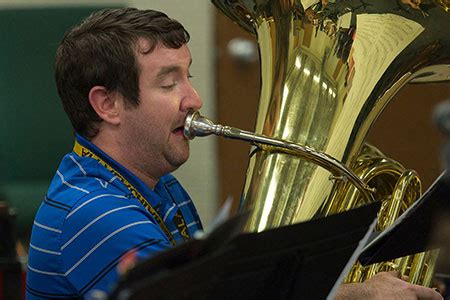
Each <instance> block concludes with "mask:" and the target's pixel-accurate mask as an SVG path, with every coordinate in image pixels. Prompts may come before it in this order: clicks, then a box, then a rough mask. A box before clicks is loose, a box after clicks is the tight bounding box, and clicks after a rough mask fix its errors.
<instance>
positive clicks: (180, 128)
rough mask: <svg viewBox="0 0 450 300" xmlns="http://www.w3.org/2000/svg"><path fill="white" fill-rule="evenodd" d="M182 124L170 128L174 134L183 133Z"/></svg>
mask: <svg viewBox="0 0 450 300" xmlns="http://www.w3.org/2000/svg"><path fill="white" fill-rule="evenodd" d="M183 130H184V126H180V127H177V128H175V129H174V130H172V133H174V134H183Z"/></svg>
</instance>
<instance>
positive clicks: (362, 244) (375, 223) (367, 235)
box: [327, 218, 377, 300]
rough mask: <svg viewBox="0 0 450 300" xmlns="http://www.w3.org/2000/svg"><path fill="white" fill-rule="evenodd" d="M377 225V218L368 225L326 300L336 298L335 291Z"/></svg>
mask: <svg viewBox="0 0 450 300" xmlns="http://www.w3.org/2000/svg"><path fill="white" fill-rule="evenodd" d="M376 225H377V218H375V219H374V220H373V221H372V224H370V227H369V230H367V232H366V234H365V235H364V237H363V238H362V239H361V240H360V241H359V243H358V247H357V248H356V249H355V251H353V254H352V256H351V257H350V259H349V260H348V262H347V264H346V265H345V267H344V269H343V270H342V272H341V275H339V277H338V279H337V280H336V282H335V283H334V285H333V288H332V289H331V291H330V293H329V294H328V296H327V300H333V299H334V297H335V296H336V293H337V290H338V289H339V287H340V286H341V284H342V282H343V281H344V278H345V276H347V274H348V272H350V269H351V268H352V266H353V265H354V264H355V262H356V260H357V259H358V257H359V255H360V254H361V252H362V251H363V249H364V246H365V245H366V244H367V241H368V240H369V238H370V236H371V234H372V232H373V231H374V230H375V226H376Z"/></svg>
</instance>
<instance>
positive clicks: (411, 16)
mask: <svg viewBox="0 0 450 300" xmlns="http://www.w3.org/2000/svg"><path fill="white" fill-rule="evenodd" d="M212 2H213V3H214V4H215V5H216V6H217V7H218V8H219V9H220V10H222V12H224V13H225V14H226V15H227V16H228V17H230V18H231V19H232V20H233V21H234V22H236V23H238V24H239V25H240V26H241V27H242V28H244V29H245V30H247V31H249V32H251V33H254V34H255V35H256V37H257V41H258V44H259V50H260V59H261V81H262V82H261V83H262V86H261V94H260V103H259V107H258V112H257V121H256V129H255V131H256V135H253V136H252V134H250V135H249V136H247V138H248V139H249V140H251V139H252V138H254V137H255V136H258V137H259V138H260V137H263V138H264V137H270V138H271V139H272V140H274V141H289V142H286V143H287V144H289V145H291V146H292V145H302V146H301V147H305V149H306V150H308V149H309V150H313V152H314V153H313V154H314V155H313V156H314V157H317V156H316V154H318V157H321V156H324V157H327V158H329V159H331V161H337V162H339V164H341V165H342V168H337V169H336V168H335V167H336V166H329V167H327V166H326V164H325V165H323V164H321V163H319V164H317V161H316V160H314V159H310V158H308V159H305V155H303V156H302V155H301V156H300V157H299V156H298V155H290V153H291V154H292V153H293V152H296V153H298V152H299V151H300V150H299V151H291V152H290V151H281V150H280V149H281V148H280V147H278V148H277V146H276V145H275V147H274V146H270V147H258V148H257V150H256V151H254V152H253V153H252V156H251V159H250V162H249V166H248V171H247V178H246V183H245V187H244V193H243V203H242V209H244V210H250V209H251V210H252V214H251V217H250V220H249V222H248V223H247V225H246V230H248V231H262V230H265V229H268V228H272V227H277V226H282V225H288V224H292V223H296V222H301V221H305V220H309V219H312V218H316V217H322V216H327V215H330V214H334V213H339V212H342V211H344V210H348V209H351V208H354V207H357V206H359V205H362V204H364V203H366V202H367V201H372V200H370V199H376V200H381V201H382V203H383V204H382V209H381V211H380V213H379V218H378V229H379V230H382V229H384V228H386V227H387V226H389V225H390V224H391V223H392V222H393V221H394V220H395V219H396V218H397V217H398V216H399V215H400V214H401V213H402V212H403V211H404V210H405V209H406V208H407V207H408V206H409V205H411V203H413V202H414V201H415V200H416V199H417V198H418V197H419V196H420V194H421V186H420V180H419V179H418V177H417V175H416V173H415V172H414V171H411V170H407V169H405V168H404V167H403V166H401V165H400V164H399V163H398V162H395V161H393V160H391V159H389V158H387V157H385V156H384V155H383V154H382V153H381V152H380V151H379V150H377V149H376V148H375V147H373V146H371V145H368V144H365V143H364V140H365V138H366V135H367V133H368V131H369V129H370V127H371V125H372V124H373V123H374V121H375V120H376V119H377V117H378V116H379V115H380V114H381V112H382V111H383V109H384V108H385V106H386V105H387V104H388V103H389V101H390V100H391V99H392V97H393V96H394V95H395V94H396V93H397V92H398V90H399V89H400V88H401V87H402V86H404V85H405V84H406V83H408V82H411V81H412V82H417V83H419V82H432V81H443V80H448V79H450V65H449V64H450V34H449V28H450V13H449V7H450V5H449V2H448V1H447V0H436V1H431V0H430V1H412V0H364V1H356V0H355V1H350V0H336V1H332V0H322V1H318V0H302V1H300V0H231V1H230V0H212ZM196 118H197V119H196V120H197V121H198V122H197V123H196V124H195V126H198V127H197V129H199V128H200V129H199V130H197V131H196V130H192V132H191V134H192V135H195V134H196V133H201V132H202V128H203V129H205V128H204V127H202V126H203V125H205V124H206V125H208V124H209V125H208V126H213V124H210V123H208V122H206V123H203V122H202V121H205V120H201V118H200V119H198V118H199V117H198V116H197V117H196ZM193 123H195V122H193ZM191 125H192V124H191ZM208 126H206V127H208ZM213 127H214V126H213ZM216 129H217V127H216ZM213 131H214V130H213ZM223 132H224V131H223V130H222V133H223ZM215 133H217V132H215ZM231 133H232V134H233V133H237V132H236V131H234V132H231ZM239 135H240V133H239V134H238V136H239ZM257 142H258V141H257ZM276 143H278V142H276ZM260 145H261V144H260ZM278 146H280V145H278ZM294 148H295V147H294ZM285 149H287V150H289V147H288V148H285ZM300 152H301V151H300ZM307 152H308V151H307ZM319 161H320V160H319ZM333 170H335V172H333ZM343 170H345V172H344V171H343ZM330 171H332V172H330ZM347 171H348V172H350V173H351V174H354V175H356V177H357V178H359V179H355V180H353V179H352V180H348V179H350V178H349V176H348V173H346V172H347ZM358 181H360V183H357V182H358ZM355 183H356V184H355ZM369 187H370V188H369ZM364 194H368V195H369V196H367V195H364ZM436 256H437V252H436V251H431V252H427V253H421V254H416V255H413V256H410V257H405V258H399V259H397V260H395V261H391V262H386V263H382V264H377V265H372V266H369V267H362V266H360V265H355V266H354V267H353V270H352V271H351V273H350V274H349V276H348V278H347V281H349V282H358V281H363V280H365V279H367V278H369V277H371V276H372V275H373V274H375V273H376V272H378V271H380V270H389V269H390V268H398V269H400V270H401V271H402V272H403V274H404V275H408V276H409V281H410V282H413V283H417V284H421V285H426V286H428V285H430V281H431V276H432V273H433V266H434V261H435V259H436Z"/></svg>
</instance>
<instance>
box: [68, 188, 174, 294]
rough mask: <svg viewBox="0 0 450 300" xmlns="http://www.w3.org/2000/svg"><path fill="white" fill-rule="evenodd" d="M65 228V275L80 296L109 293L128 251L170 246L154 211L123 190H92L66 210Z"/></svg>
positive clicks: (141, 254) (151, 250) (147, 251)
mask: <svg viewBox="0 0 450 300" xmlns="http://www.w3.org/2000/svg"><path fill="white" fill-rule="evenodd" d="M63 232H64V237H63V239H62V242H61V248H60V251H61V254H62V255H61V257H62V259H63V269H64V270H65V271H64V276H65V277H66V278H67V279H68V280H69V282H70V283H71V284H72V285H73V286H74V287H75V289H76V290H77V291H78V292H79V293H80V294H81V295H85V294H86V293H88V292H89V291H91V290H94V289H98V290H102V291H105V292H107V293H110V292H111V290H112V289H113V288H114V284H115V283H117V281H118V277H119V273H118V270H117V266H118V264H119V263H120V262H121V261H122V260H123V257H124V255H125V254H126V253H128V252H129V251H136V252H137V253H138V257H148V256H150V255H152V254H154V253H156V252H159V251H161V250H163V249H166V248H169V247H171V246H170V243H169V242H168V241H167V239H166V237H165V236H164V234H163V232H162V231H161V229H160V228H159V226H158V224H157V223H156V222H155V221H154V220H153V218H152V217H151V215H150V214H149V213H148V212H147V211H146V210H145V209H144V208H143V207H142V206H141V205H140V204H139V203H138V202H137V201H135V200H133V199H128V197H124V196H121V195H119V194H117V195H114V194H102V193H100V192H98V193H91V194H89V195H88V196H87V197H85V198H84V199H83V201H80V202H79V203H78V204H77V205H76V206H75V207H74V208H73V209H72V210H71V212H70V213H68V214H67V216H66V220H65V223H64V230H63Z"/></svg>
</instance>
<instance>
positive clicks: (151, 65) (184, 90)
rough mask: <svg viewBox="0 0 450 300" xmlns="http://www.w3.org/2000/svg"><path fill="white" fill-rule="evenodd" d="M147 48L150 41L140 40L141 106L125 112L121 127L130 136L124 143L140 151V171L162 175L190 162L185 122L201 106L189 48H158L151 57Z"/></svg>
mask: <svg viewBox="0 0 450 300" xmlns="http://www.w3.org/2000/svg"><path fill="white" fill-rule="evenodd" d="M148 48H149V44H148V42H147V41H145V40H139V42H138V51H137V62H138V65H139V68H140V76H139V89H140V91H139V99H140V103H139V105H138V106H137V107H136V108H127V109H126V110H125V114H124V116H125V119H124V122H122V123H121V124H122V126H123V128H124V130H125V131H124V134H125V135H127V136H126V138H125V141H128V142H130V143H135V147H133V149H135V150H137V151H134V152H133V154H134V155H137V156H138V157H137V158H138V159H141V162H140V164H144V165H142V166H141V167H142V168H145V169H147V170H146V171H147V172H150V173H153V172H155V173H156V174H157V175H161V174H165V173H167V172H171V171H173V170H175V169H176V168H178V167H179V166H180V165H181V164H183V163H184V162H185V161H186V160H187V159H188V157H189V142H188V140H187V139H186V138H185V137H184V136H183V125H184V119H185V117H186V113H187V112H188V111H189V110H190V109H194V110H198V109H200V107H201V106H202V102H201V99H200V97H199V96H198V94H197V92H196V91H195V89H194V88H193V87H192V85H191V82H190V73H189V66H190V64H191V54H190V52H189V49H188V47H187V46H186V45H183V46H182V47H181V48H179V49H170V48H166V47H164V46H163V45H158V46H156V48H155V49H154V50H153V51H152V52H151V53H145V52H146V51H147V50H148ZM128 146H129V147H130V145H128ZM149 169H150V170H149Z"/></svg>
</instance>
